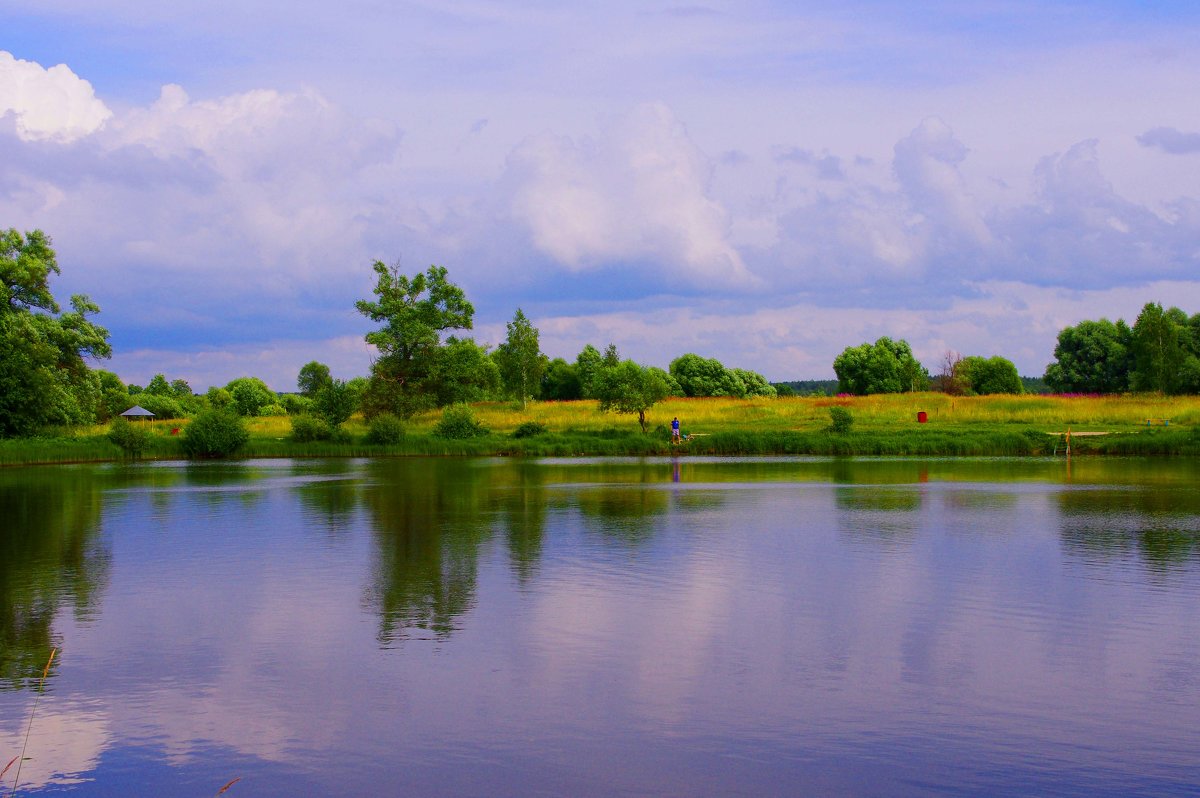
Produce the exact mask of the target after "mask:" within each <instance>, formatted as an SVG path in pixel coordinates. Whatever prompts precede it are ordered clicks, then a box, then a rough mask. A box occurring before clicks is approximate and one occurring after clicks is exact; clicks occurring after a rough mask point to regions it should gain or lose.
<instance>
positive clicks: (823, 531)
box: [0, 458, 1200, 798]
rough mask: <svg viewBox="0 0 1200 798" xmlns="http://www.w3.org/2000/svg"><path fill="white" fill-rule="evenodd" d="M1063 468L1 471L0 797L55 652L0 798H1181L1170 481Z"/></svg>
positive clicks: (1133, 465)
mask: <svg viewBox="0 0 1200 798" xmlns="http://www.w3.org/2000/svg"><path fill="white" fill-rule="evenodd" d="M1069 468H1070V470H1068V466H1067V465H1066V464H1065V463H1064V462H1063V461H1061V460H1059V461H1048V460H1035V459H1021V460H936V461H914V460H901V461H896V460H828V459H796V458H791V459H744V460H730V459H722V460H700V459H692V458H689V459H685V460H682V461H674V462H673V461H671V460H669V459H646V460H641V459H638V460H543V461H534V462H520V461H516V462H514V461H509V460H497V459H480V460H450V459H391V460H378V461H343V460H325V461H256V462H246V463H224V464H212V465H186V464H180V463H172V464H145V465H134V466H129V465H107V466H69V467H53V468H25V469H9V470H3V471H0V530H2V532H0V768H2V767H3V765H4V763H6V762H8V761H9V759H11V758H12V757H14V756H17V755H18V754H19V753H20V750H21V745H22V741H23V739H24V734H25V728H26V724H27V723H28V721H29V717H30V713H31V711H33V707H34V701H35V698H36V696H37V694H38V693H37V687H38V682H39V680H40V677H41V674H42V670H43V668H44V666H45V663H46V659H47V657H48V655H49V651H50V648H51V647H52V646H55V645H57V646H59V647H60V655H59V657H58V658H57V659H56V660H55V662H54V664H53V666H52V667H51V669H50V672H49V675H48V676H47V678H46V685H45V693H44V694H43V695H42V697H41V698H40V702H39V703H38V704H37V707H36V714H35V716H34V720H33V725H32V732H31V733H30V736H29V741H28V750H27V754H26V755H27V757H29V758H28V759H27V760H26V761H25V762H24V763H23V764H22V766H21V768H22V769H21V774H20V782H21V783H20V785H19V791H18V793H19V794H25V795H30V794H58V793H70V794H78V795H114V796H115V795H121V796H128V795H173V796H211V795H213V794H215V793H216V791H217V790H218V789H219V788H220V787H221V786H222V785H223V784H225V783H226V782H228V781H229V780H231V779H233V778H236V777H241V779H242V780H241V781H240V782H238V783H237V784H235V785H234V786H233V787H231V788H230V790H229V791H228V792H227V793H226V795H227V796H230V798H236V797H237V796H239V795H246V796H250V795H253V796H284V795H287V796H295V795H348V796H356V795H363V796H380V795H407V796H432V795H438V796H441V795H478V796H536V795H569V796H588V795H595V796H609V795H677V796H692V795H722V796H723V795H751V796H760V795H889V796H890V795H1087V796H1103V795H1111V796H1129V795H1196V794H1197V793H1198V792H1200V490H1197V478H1198V477H1200V466H1198V464H1197V463H1195V462H1190V461H1171V460H1154V461H1146V460H1084V461H1077V462H1075V463H1074V464H1073V465H1072V466H1070V467H1069ZM15 771H16V765H14V766H13V767H12V768H11V769H10V770H9V771H8V773H7V774H5V777H4V784H5V787H4V788H0V794H3V795H7V794H8V790H10V789H11V788H12V786H13V779H14V776H15Z"/></svg>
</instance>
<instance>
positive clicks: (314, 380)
mask: <svg viewBox="0 0 1200 798" xmlns="http://www.w3.org/2000/svg"><path fill="white" fill-rule="evenodd" d="M332 381H333V376H332V375H331V374H330V372H329V366H326V365H325V364H324V363H320V362H318V361H316V360H310V361H309V362H307V363H305V364H304V365H303V366H301V367H300V373H299V374H297V375H296V387H297V388H299V389H300V395H301V396H307V397H308V398H309V399H312V398H314V397H315V396H316V395H317V392H318V391H320V390H321V389H322V388H324V387H325V386H326V385H328V384H329V383H331V382H332Z"/></svg>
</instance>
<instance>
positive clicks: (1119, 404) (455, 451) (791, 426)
mask: <svg viewBox="0 0 1200 798" xmlns="http://www.w3.org/2000/svg"><path fill="white" fill-rule="evenodd" d="M833 407H840V408H845V409H846V410H847V411H848V412H849V413H850V415H851V418H852V424H851V425H850V427H849V429H848V430H846V431H844V432H833V431H831V430H830V426H831V418H830V408H833ZM472 410H473V412H474V414H475V417H476V419H477V420H478V421H479V422H480V423H481V424H482V425H483V426H484V427H485V428H486V429H487V430H488V433H487V434H486V435H483V436H481V437H477V438H470V439H466V440H448V439H445V438H441V437H438V436H436V435H435V434H434V427H435V426H436V424H437V422H438V421H439V419H440V418H441V412H440V411H435V412H430V413H425V414H422V415H418V416H415V417H413V418H411V419H409V420H408V421H407V422H406V423H405V435H404V437H403V438H402V439H401V440H400V441H399V442H397V443H395V444H389V445H372V444H369V443H367V442H366V437H367V429H368V428H367V424H366V423H365V422H364V421H363V420H362V419H361V418H360V417H358V416H355V417H353V418H351V419H350V421H348V422H346V424H345V425H343V427H342V431H343V434H342V435H341V438H340V440H336V441H313V442H304V443H300V442H296V441H293V440H291V438H290V434H291V422H290V420H289V418H288V417H287V416H272V417H267V418H252V419H247V420H246V424H247V428H248V430H249V432H250V440H249V442H248V443H247V445H246V446H245V447H244V448H243V449H242V450H241V452H240V453H239V455H238V456H239V457H243V458H255V457H371V456H403V455H433V456H480V455H505V456H515V457H547V456H551V457H558V456H585V455H601V456H604V455H626V456H628V455H664V454H671V453H677V454H680V455H711V454H716V455H739V454H812V455H900V456H904V455H910V456H911V455H917V456H948V455H949V456H954V455H959V456H989V455H996V456H1001V455H1055V454H1058V455H1061V454H1064V453H1065V449H1066V444H1067V440H1066V434H1067V433H1068V432H1070V433H1071V440H1070V444H1071V450H1072V453H1073V454H1082V455H1090V454H1097V455H1194V454H1200V435H1198V434H1195V433H1194V432H1193V430H1194V429H1197V422H1200V397H1195V396H1158V395H1131V396H1101V397H1091V396H1078V397H1071V396H1038V395H1025V396H979V397H952V396H947V395H945V394H938V393H917V394H881V395H875V396H864V397H795V398H782V399H768V398H751V399H729V398H709V399H683V398H672V399H668V400H665V401H663V402H660V403H659V404H657V405H655V406H654V407H653V408H652V409H651V410H650V412H649V414H648V422H649V431H648V432H647V433H646V434H645V435H643V434H642V433H641V431H640V429H639V427H638V424H637V421H636V418H635V417H634V416H629V415H616V414H613V413H603V412H600V411H599V410H598V409H597V405H596V403H595V402H594V401H590V400H581V401H572V402H534V403H530V404H529V406H528V407H527V408H526V409H524V410H522V409H521V408H520V406H518V405H514V404H511V403H505V402H492V403H479V404H475V405H473V406H472ZM919 413H924V414H925V418H926V422H925V423H919V422H918V414H919ZM676 416H678V417H679V419H680V423H681V429H682V431H683V434H684V436H685V438H686V440H685V441H684V442H683V443H681V444H679V445H672V444H671V442H670V435H669V431H668V430H669V424H670V421H671V419H672V418H673V417H676ZM529 422H534V423H536V424H540V425H542V426H543V427H544V430H545V431H544V432H541V433H539V434H535V435H531V436H528V437H514V434H513V433H514V432H515V431H516V430H517V428H518V426H520V425H522V424H528V423H529ZM1147 422H1149V424H1148V423H1147ZM143 423H145V424H146V425H147V428H148V429H149V430H150V432H151V436H150V443H149V446H148V447H147V449H146V451H145V452H144V453H143V455H142V458H143V459H178V458H182V457H183V454H182V451H181V447H180V437H181V434H182V431H183V429H184V428H185V427H186V424H187V423H188V422H187V421H186V420H182V421H180V420H176V421H149V422H143ZM107 429H108V428H107V426H106V425H98V426H93V427H80V428H71V429H61V430H57V431H56V432H54V433H53V434H50V435H47V436H43V437H37V438H26V439H13V440H5V441H0V465H19V464H33V463H69V462H96V461H109V460H113V461H116V460H121V459H123V458H124V457H125V456H124V454H123V453H122V452H121V450H120V449H118V448H117V447H116V446H115V445H113V444H112V443H111V442H109V440H108V439H107V438H106V437H105V436H106V433H107Z"/></svg>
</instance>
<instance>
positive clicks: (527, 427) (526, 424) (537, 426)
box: [512, 421, 546, 438]
mask: <svg viewBox="0 0 1200 798" xmlns="http://www.w3.org/2000/svg"><path fill="white" fill-rule="evenodd" d="M545 431H546V425H545V424H543V423H542V422H540V421H522V422H521V423H520V424H518V425H517V428H516V429H515V430H513V434H512V436H513V437H514V438H532V437H534V436H535V435H541V434H543V433H544V432H545Z"/></svg>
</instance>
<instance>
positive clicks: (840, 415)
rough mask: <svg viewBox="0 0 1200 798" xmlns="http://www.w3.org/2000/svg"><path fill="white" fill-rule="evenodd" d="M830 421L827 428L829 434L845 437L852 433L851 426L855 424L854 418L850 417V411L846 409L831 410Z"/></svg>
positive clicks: (833, 408)
mask: <svg viewBox="0 0 1200 798" xmlns="http://www.w3.org/2000/svg"><path fill="white" fill-rule="evenodd" d="M829 421H830V424H829V426H828V427H827V429H828V431H829V432H832V433H835V434H837V435H845V434H846V433H847V432H849V431H850V426H851V425H852V424H854V416H852V415H850V411H849V410H847V409H846V408H844V407H836V406H835V407H831V408H829Z"/></svg>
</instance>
